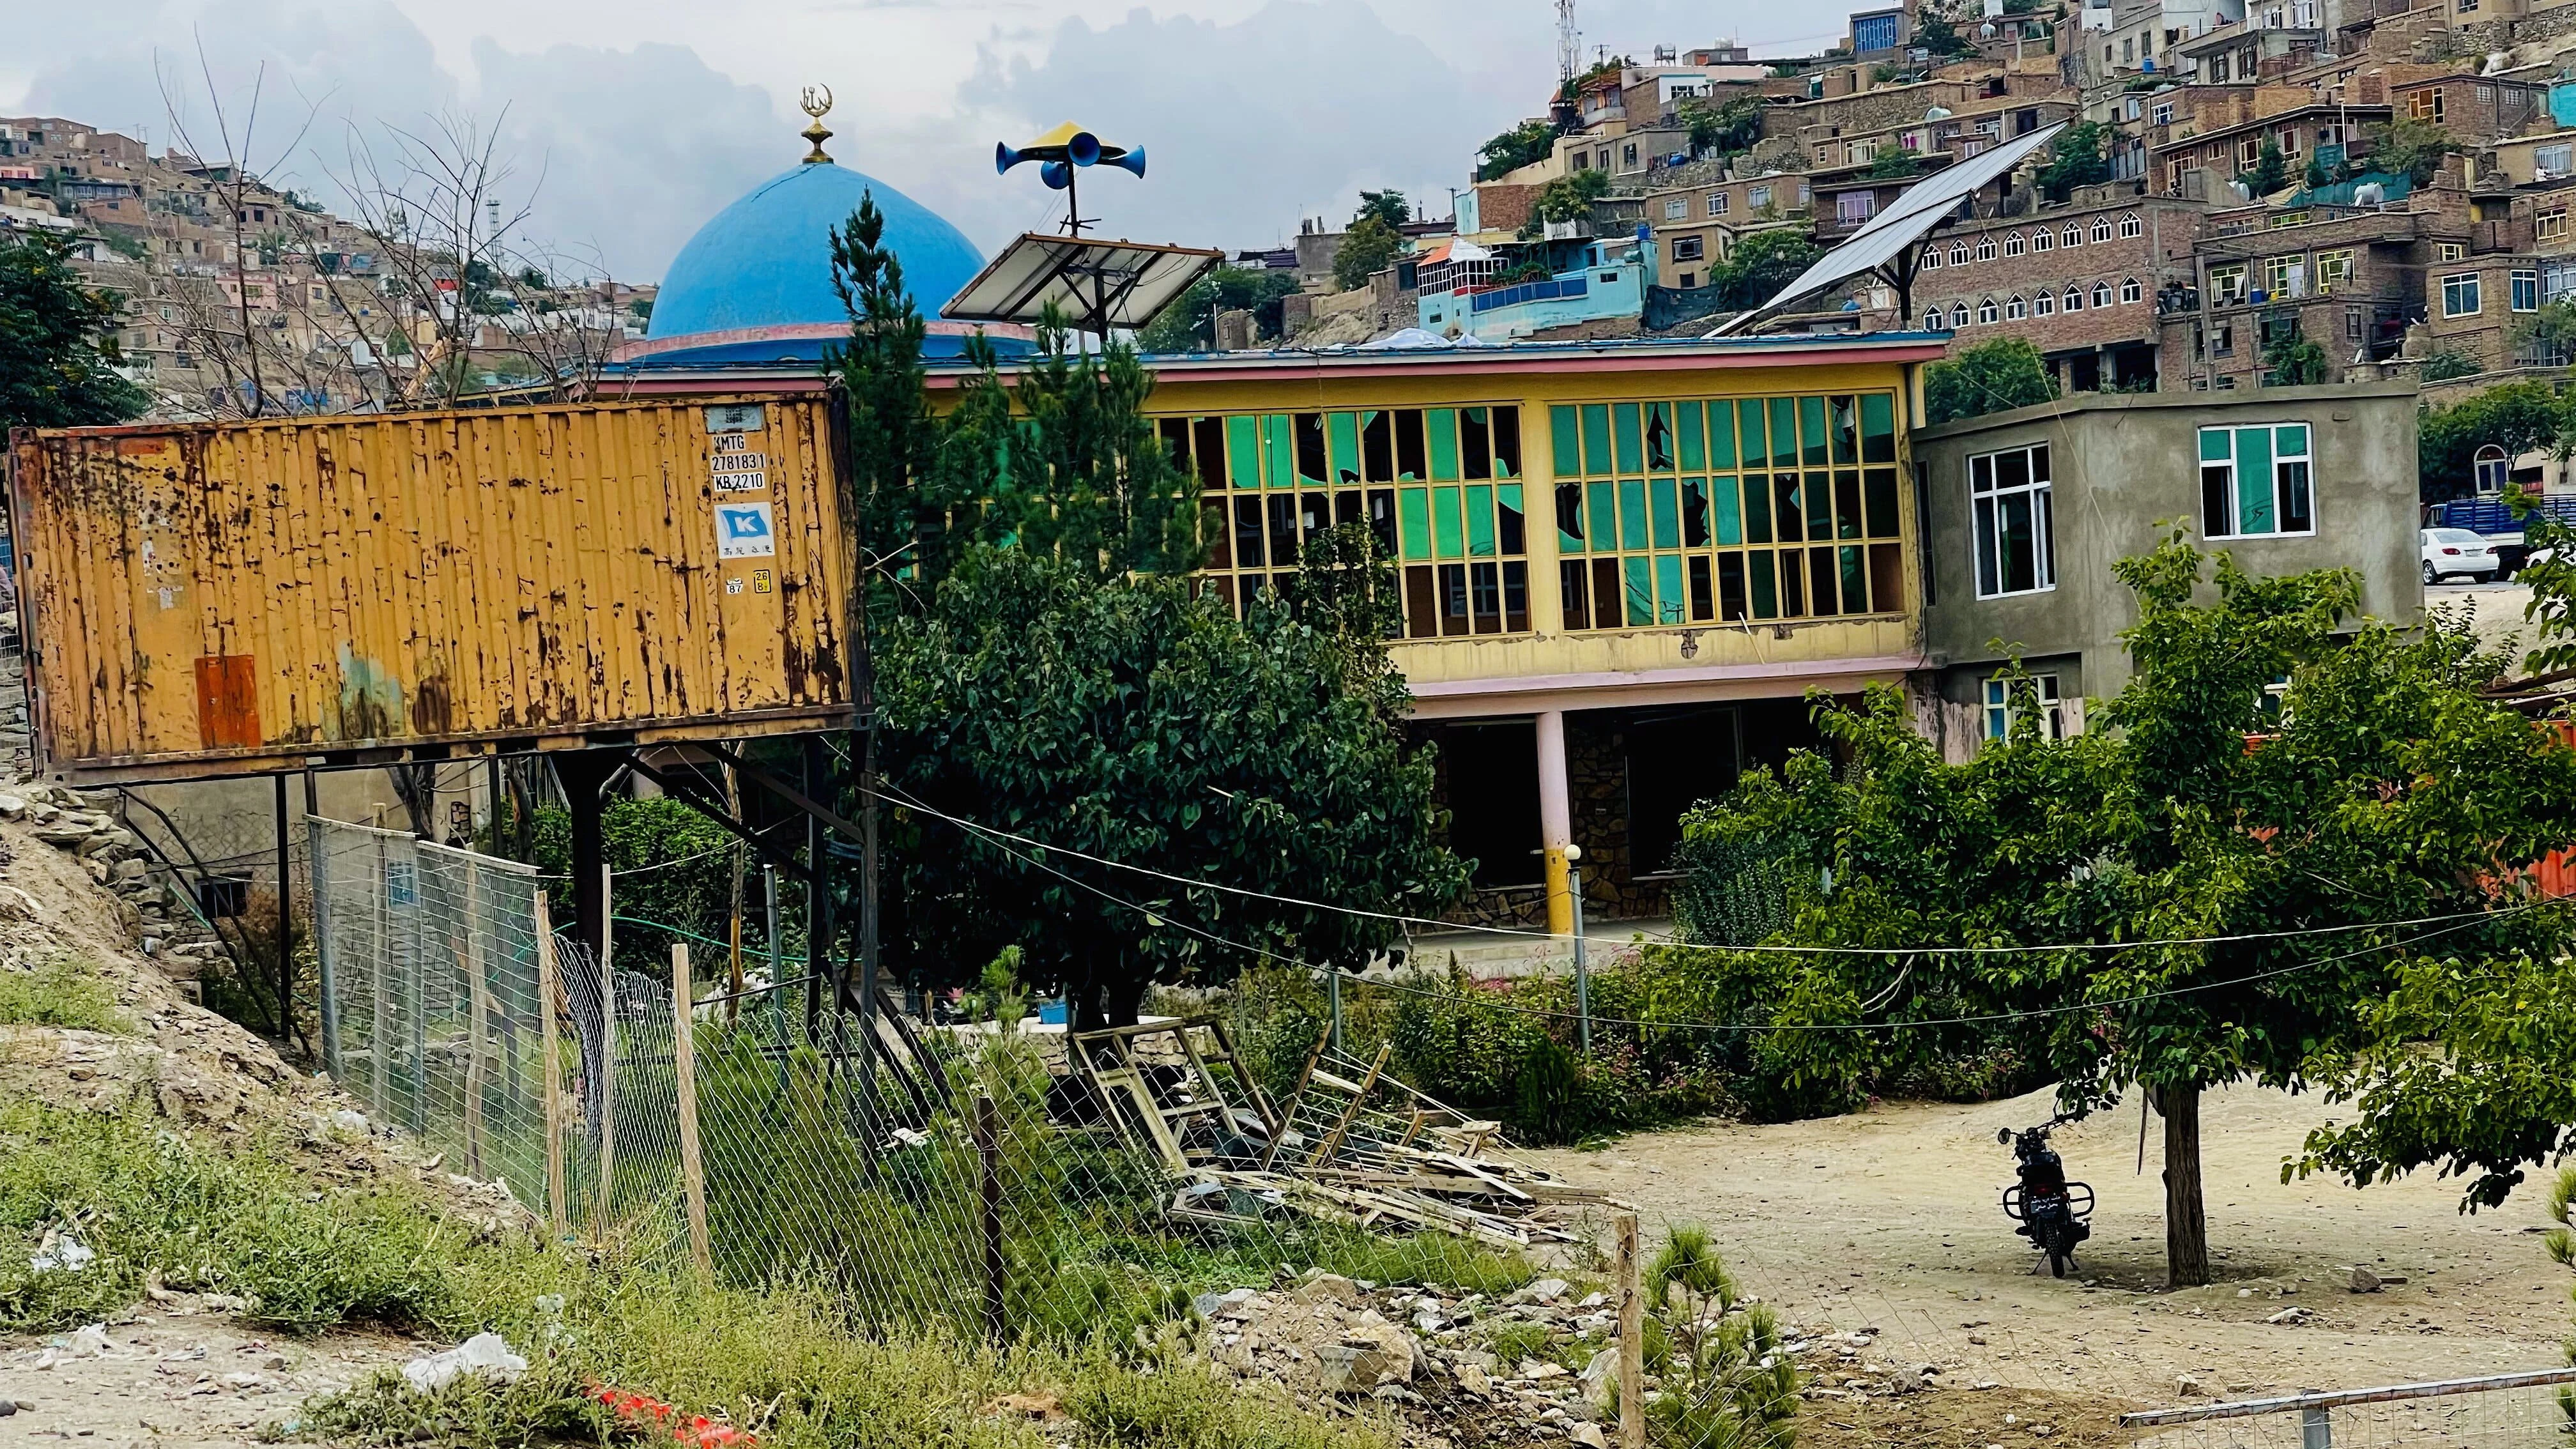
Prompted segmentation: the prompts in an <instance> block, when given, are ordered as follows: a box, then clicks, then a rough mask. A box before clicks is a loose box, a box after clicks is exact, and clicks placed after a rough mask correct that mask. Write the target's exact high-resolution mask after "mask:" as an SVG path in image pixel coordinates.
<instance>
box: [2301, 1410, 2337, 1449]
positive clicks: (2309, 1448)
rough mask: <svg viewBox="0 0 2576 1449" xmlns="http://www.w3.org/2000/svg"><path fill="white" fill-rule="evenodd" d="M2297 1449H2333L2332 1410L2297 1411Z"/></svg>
mask: <svg viewBox="0 0 2576 1449" xmlns="http://www.w3.org/2000/svg"><path fill="white" fill-rule="evenodd" d="M2299 1449H2334V1410H2332V1409H2328V1408H2311V1409H2302V1410H2300V1411H2299Z"/></svg>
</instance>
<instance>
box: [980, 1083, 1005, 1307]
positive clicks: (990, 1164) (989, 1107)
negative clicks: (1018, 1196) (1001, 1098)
mask: <svg viewBox="0 0 2576 1449" xmlns="http://www.w3.org/2000/svg"><path fill="white" fill-rule="evenodd" d="M975 1153H976V1155H977V1156H978V1157H980V1158H981V1159H983V1169H984V1171H983V1178H984V1332H985V1334H986V1335H987V1336H988V1337H990V1338H991V1339H992V1340H993V1346H994V1347H996V1348H999V1347H1001V1346H1002V1344H1003V1342H1004V1333H1005V1330H1004V1326H1003V1323H1002V1303H1003V1298H1002V1289H1003V1286H1004V1277H1005V1275H1006V1274H1007V1273H1008V1272H1009V1269H1008V1267H1007V1266H1006V1264H1005V1263H1004V1261H1003V1257H1002V1142H1001V1113H1000V1111H999V1109H997V1108H996V1107H995V1106H994V1105H993V1094H992V1093H990V1092H980V1093H978V1094H977V1095H976V1097H975Z"/></svg>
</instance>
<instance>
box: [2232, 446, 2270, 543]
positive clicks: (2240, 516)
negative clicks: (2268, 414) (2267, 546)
mask: <svg viewBox="0 0 2576 1449" xmlns="http://www.w3.org/2000/svg"><path fill="white" fill-rule="evenodd" d="M2280 530H2281V521H2280V519H2279V518H2278V517H2277V516H2276V515H2275V514H2274V513H2273V511H2272V430H2271V429H2270V428H2239V429H2237V430H2236V531H2237V532H2238V533H2278V532H2280Z"/></svg>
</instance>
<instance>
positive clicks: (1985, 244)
mask: <svg viewBox="0 0 2576 1449" xmlns="http://www.w3.org/2000/svg"><path fill="white" fill-rule="evenodd" d="M1994 259H1995V239H1994V238H1993V237H1991V236H1981V237H1979V238H1977V260H1978V261H1981V262H1991V261H1993V260H1994Z"/></svg>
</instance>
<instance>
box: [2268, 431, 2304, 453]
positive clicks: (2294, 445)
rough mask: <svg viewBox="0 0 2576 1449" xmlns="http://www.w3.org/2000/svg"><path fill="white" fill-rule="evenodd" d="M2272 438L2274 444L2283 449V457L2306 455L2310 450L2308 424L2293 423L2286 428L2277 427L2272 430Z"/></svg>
mask: <svg viewBox="0 0 2576 1449" xmlns="http://www.w3.org/2000/svg"><path fill="white" fill-rule="evenodd" d="M2272 440H2273V446H2275V447H2277V448H2279V449H2280V450H2281V456H2282V457H2284V458H2299V457H2305V456H2306V455H2307V451H2308V425H2307V424H2305V423H2292V424H2290V425H2289V426H2288V427H2285V428H2275V429H2273V430H2272Z"/></svg>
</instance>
